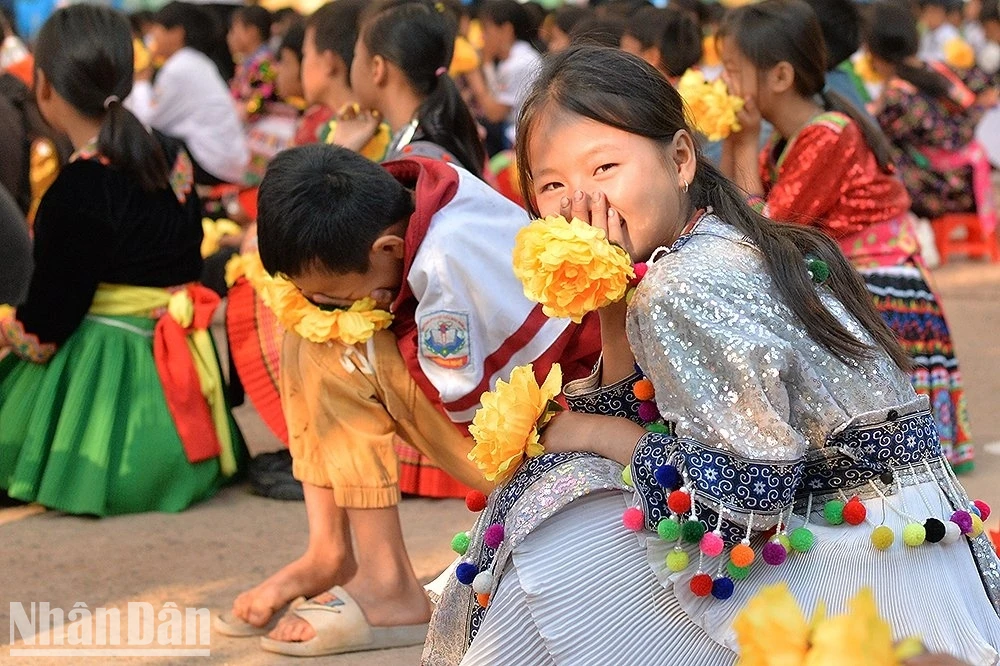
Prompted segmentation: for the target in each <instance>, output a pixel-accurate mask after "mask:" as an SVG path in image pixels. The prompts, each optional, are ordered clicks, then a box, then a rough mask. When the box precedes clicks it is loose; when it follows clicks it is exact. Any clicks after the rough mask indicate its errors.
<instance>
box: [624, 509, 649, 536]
mask: <svg viewBox="0 0 1000 666" xmlns="http://www.w3.org/2000/svg"><path fill="white" fill-rule="evenodd" d="M645 523H646V518H645V516H643V515H642V510H641V509H639V508H637V507H634V506H632V507H629V508H627V509H625V513H623V514H622V524H624V525H625V527H626V528H627V529H630V530H632V531H633V532H638V531H639V530H641V529H642V527H643V525H644V524H645Z"/></svg>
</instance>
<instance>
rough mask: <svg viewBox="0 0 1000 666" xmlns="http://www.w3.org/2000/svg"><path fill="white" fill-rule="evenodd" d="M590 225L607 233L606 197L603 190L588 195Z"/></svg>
mask: <svg viewBox="0 0 1000 666" xmlns="http://www.w3.org/2000/svg"><path fill="white" fill-rule="evenodd" d="M590 226H592V227H597V228H598V229H602V230H604V233H605V234H607V233H608V198H607V197H606V196H604V193H603V192H594V194H593V196H591V197H590Z"/></svg>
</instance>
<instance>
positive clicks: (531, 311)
mask: <svg viewBox="0 0 1000 666" xmlns="http://www.w3.org/2000/svg"><path fill="white" fill-rule="evenodd" d="M527 222H528V218H527V216H526V215H525V214H524V211H523V210H522V209H521V208H519V207H517V206H516V205H515V204H513V203H511V202H510V201H508V200H507V199H505V198H503V197H502V196H501V195H499V194H498V193H496V192H495V191H493V190H492V189H490V188H489V186H487V185H486V184H485V183H483V182H482V181H480V180H479V179H477V178H475V177H474V176H473V175H472V174H470V173H469V172H467V171H465V170H464V169H462V168H461V167H458V166H455V165H453V164H446V163H443V162H439V161H432V160H426V159H421V158H409V159H405V160H400V161H397V162H390V163H388V164H386V165H384V166H379V165H377V164H375V163H373V162H371V161H369V160H367V159H365V158H364V157H362V156H361V155H358V154H356V153H354V152H351V151H348V150H345V149H343V148H338V147H330V146H322V145H313V146H303V147H299V148H293V149H291V150H288V151H285V152H284V153H282V154H280V155H279V156H278V157H277V158H275V160H274V161H273V162H272V163H271V166H270V168H269V169H268V173H267V175H266V177H265V178H264V182H263V183H262V185H261V189H260V209H259V219H258V225H259V226H258V241H259V248H260V257H261V259H262V261H263V265H264V268H266V269H267V270H268V272H270V273H271V274H272V275H285V276H289V279H290V280H291V281H292V282H294V284H295V286H296V287H297V288H298V290H300V291H301V294H302V295H304V296H305V298H306V299H308V300H309V301H310V302H311V303H312V304H313V305H316V306H319V307H320V308H322V309H323V310H331V309H333V310H337V309H343V308H351V307H352V306H353V308H354V309H355V310H357V309H358V308H364V309H367V310H368V312H363V313H361V316H362V317H364V318H366V319H370V320H372V321H376V322H384V319H382V318H380V317H379V316H378V315H377V314H376V313H374V312H372V311H371V308H372V307H373V305H372V302H374V305H375V307H378V308H381V309H382V310H383V311H389V312H391V313H392V316H393V318H394V319H393V321H392V324H391V327H390V328H385V326H387V325H388V323H387V322H385V323H382V324H380V325H378V326H375V329H376V330H375V331H374V332H371V333H369V334H368V335H369V336H370V337H368V339H367V340H366V341H365V342H364V343H359V344H350V345H348V344H343V343H341V342H339V341H337V340H333V339H331V340H329V341H326V342H316V341H310V340H306V339H304V338H303V337H301V336H299V335H291V334H288V335H286V336H285V340H284V347H283V349H282V362H281V389H280V392H281V399H282V405H283V407H284V410H285V417H286V419H287V422H288V432H289V439H290V441H289V447H290V449H291V452H292V456H293V459H294V471H295V475H296V476H297V477H298V478H299V479H300V480H301V481H302V482H303V485H304V489H305V499H306V512H307V514H308V516H309V525H310V535H309V546H308V549H307V551H306V553H305V554H304V555H303V556H302V557H301V558H300V559H298V560H296V561H295V562H293V563H291V564H289V565H288V566H286V567H285V568H284V569H282V570H281V571H279V572H278V573H277V574H275V575H273V576H272V577H271V578H269V579H268V580H267V581H265V582H264V583H263V584H261V585H260V586H258V587H257V588H255V589H253V590H251V591H250V592H247V593H245V594H244V595H241V597H240V598H238V599H237V600H236V602H235V604H234V608H233V614H234V615H235V616H236V618H240V619H242V620H244V621H246V622H248V623H250V624H252V625H254V626H257V627H264V626H265V625H267V624H268V622H269V620H270V619H271V617H272V615H273V614H274V613H275V611H277V610H278V609H280V608H282V607H283V606H285V605H286V604H288V603H289V602H290V601H291V600H292V599H294V598H296V597H297V596H299V595H315V594H318V593H320V592H322V591H323V590H326V589H327V588H330V587H331V586H343V587H333V589H332V590H330V592H328V593H326V594H324V595H322V596H320V597H319V598H317V599H316V600H314V601H312V602H308V603H306V604H304V605H299V606H297V607H296V608H295V609H294V610H293V611H291V613H292V614H293V618H286V620H284V621H283V622H282V624H281V625H279V626H278V627H277V629H275V630H274V631H273V632H272V633H271V637H270V638H265V639H262V647H264V649H266V650H269V651H275V652H279V653H283V654H293V655H320V654H334V653H339V652H350V651H358V650H370V649H378V648H386V647H392V646H402V645H416V644H420V643H422V642H423V640H424V635H425V633H426V628H427V625H426V622H427V620H428V619H429V617H430V606H429V603H428V600H427V597H426V596H425V594H424V591H423V589H422V588H421V586H420V584H419V583H418V582H417V579H416V577H415V575H414V573H413V568H412V565H411V564H410V561H409V557H408V555H407V553H406V549H405V546H404V544H403V538H402V532H401V527H400V522H399V513H398V510H397V509H396V504H397V503H398V502H399V500H400V493H399V487H398V483H397V480H398V467H399V463H398V460H397V458H396V455H395V453H394V448H393V445H394V439H395V437H396V434H397V433H399V434H400V435H401V436H403V437H404V438H405V439H406V440H407V441H408V442H410V443H411V444H413V445H414V446H416V447H417V448H418V449H419V450H420V451H421V452H423V453H424V454H426V455H428V456H430V457H431V458H432V459H433V460H434V461H435V463H437V464H438V465H440V466H441V467H442V468H443V469H445V470H446V471H447V472H448V473H449V474H451V475H453V476H454V477H456V478H457V479H458V480H460V481H462V482H464V483H466V484H467V485H470V486H473V487H478V488H480V489H483V490H488V487H487V486H486V482H485V481H484V480H483V477H482V476H481V475H480V474H479V473H478V472H477V471H476V469H475V467H474V466H473V465H472V463H471V462H470V461H469V460H468V458H467V454H468V452H469V451H470V450H471V448H472V445H473V442H472V439H471V438H470V437H469V436H468V431H467V425H468V424H469V422H470V421H471V419H472V417H473V415H474V414H475V412H476V409H477V408H478V406H479V397H480V395H482V393H483V392H484V391H486V390H488V389H489V388H490V387H492V386H493V384H494V383H495V381H496V379H497V378H499V377H506V376H507V375H508V374H509V373H510V370H511V368H513V367H514V366H516V365H523V364H526V363H534V370H535V372H536V373H537V375H538V376H539V377H545V375H546V373H547V372H548V370H549V368H550V367H551V365H552V364H553V363H556V362H559V363H560V364H561V365H562V368H563V372H564V374H566V375H567V376H569V377H573V376H581V375H582V374H586V373H587V371H588V369H589V368H590V366H591V363H592V362H593V361H594V359H595V358H596V351H597V349H598V347H599V341H598V339H597V337H598V336H597V327H596V326H591V325H590V323H589V320H585V322H584V324H583V325H580V326H577V325H574V324H572V323H571V322H569V321H568V320H564V319H552V320H547V318H546V317H545V315H544V314H543V313H542V310H541V307H540V306H537V305H534V304H533V303H531V302H529V301H528V300H527V299H526V298H525V297H524V295H523V291H522V288H521V285H520V283H519V282H518V281H517V279H516V278H515V277H514V274H513V271H512V270H511V267H510V262H509V256H510V252H511V251H512V249H513V245H514V236H515V234H516V233H517V231H518V230H519V229H520V228H521V227H523V226H524V225H525V224H527ZM486 285H488V289H487V288H485V286H486ZM369 298H370V299H372V301H370V302H369V303H367V304H359V303H358V302H359V301H361V300H362V299H369ZM308 309H310V311H311V312H312V313H313V314H314V315H316V314H317V313H320V314H326V315H327V316H332V317H338V318H339V316H342V315H344V313H343V312H338V314H337V315H330V313H321V311H320V310H319V309H313V308H312V306H311V305H309V306H308ZM278 314H279V317H280V316H281V314H280V313H278ZM338 321H341V320H339V319H338ZM379 328H382V329H383V330H378V329H379ZM313 337H314V339H315V336H313ZM360 337H362V338H363V337H364V336H360ZM352 535H353V537H354V544H355V547H354V548H352V545H351V541H352V539H351V537H352ZM220 619H221V620H222V622H228V623H229V624H233V623H234V622H235V621H234V620H226V619H224V618H220ZM302 620H305V622H302ZM219 624H220V623H218V622H217V626H219ZM220 629H221V627H220ZM260 633H263V632H260Z"/></svg>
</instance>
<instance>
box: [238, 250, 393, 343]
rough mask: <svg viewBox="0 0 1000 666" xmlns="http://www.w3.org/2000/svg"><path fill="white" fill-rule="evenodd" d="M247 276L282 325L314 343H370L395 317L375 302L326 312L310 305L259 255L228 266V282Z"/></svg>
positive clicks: (364, 301)
mask: <svg viewBox="0 0 1000 666" xmlns="http://www.w3.org/2000/svg"><path fill="white" fill-rule="evenodd" d="M241 277H246V279H247V281H248V282H249V283H250V284H251V285H252V286H253V288H254V291H256V292H257V295H258V296H260V299H261V300H262V301H263V302H264V305H266V306H267V307H268V308H269V309H270V310H271V311H272V312H274V315H275V317H277V319H278V322H279V323H280V324H281V326H282V327H283V328H284V329H285V330H286V331H292V332H293V333H295V334H296V335H299V336H301V337H303V338H305V339H306V340H309V341H311V342H329V341H331V340H338V341H340V342H343V343H344V344H346V345H353V344H357V343H359V342H366V341H367V340H368V339H369V338H371V337H372V336H373V335H375V333H376V332H377V331H381V330H382V329H384V328H388V327H389V325H390V324H391V323H392V314H391V313H389V312H386V311H385V310H378V309H376V308H375V300H374V299H372V298H362V299H361V300H359V301H355V302H354V304H353V305H352V306H351V307H350V308H348V309H337V310H324V309H323V308H320V307H317V306H316V305H314V304H313V303H311V302H309V299H307V298H306V297H305V296H303V295H302V292H300V291H299V290H298V288H297V287H296V286H295V285H294V284H292V283H291V282H290V281H288V280H286V279H284V278H282V277H276V276H273V275H270V274H269V273H268V272H267V271H266V270H264V266H263V264H262V263H261V261H260V255H258V254H257V253H256V252H248V253H246V254H242V255H236V256H234V257H233V258H232V259H230V260H229V262H228V263H227V264H226V283H227V284H229V285H230V286H232V285H233V284H235V283H236V281H237V280H239V279H240V278H241Z"/></svg>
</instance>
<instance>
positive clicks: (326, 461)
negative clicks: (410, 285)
mask: <svg viewBox="0 0 1000 666" xmlns="http://www.w3.org/2000/svg"><path fill="white" fill-rule="evenodd" d="M280 391H281V406H282V409H283V410H284V413H285V420H286V421H287V422H288V437H289V442H288V448H289V450H290V451H291V453H292V461H293V463H292V472H293V474H294V475H295V478H297V479H299V480H300V481H302V482H303V483H308V484H311V485H314V486H320V487H324V488H332V489H333V491H334V497H335V499H336V501H337V504H338V505H340V506H342V507H344V508H352V509H377V508H382V507H388V506H394V505H395V504H397V503H398V502H399V499H400V493H399V460H398V459H397V457H396V452H395V450H394V446H393V442H394V439H395V437H396V436H399V437H402V438H403V439H404V440H406V441H407V442H408V443H409V444H411V445H412V446H413V447H414V448H416V449H417V450H419V451H420V452H421V453H423V454H424V455H426V456H427V457H428V458H430V459H431V460H432V461H433V462H434V464H436V465H438V466H439V467H441V468H442V469H443V470H444V471H445V472H447V473H448V474H450V475H451V476H453V477H455V478H456V479H457V480H458V481H461V482H462V483H464V484H466V485H468V486H472V487H473V488H480V489H482V490H484V491H488V490H489V488H490V486H489V483H488V482H487V481H486V480H485V479H484V478H483V476H482V474H480V473H479V471H478V470H477V469H476V467H475V466H474V465H473V464H472V463H471V462H470V461H469V459H468V457H467V456H468V453H469V451H470V450H471V449H472V446H473V444H474V442H473V441H472V438H471V437H468V436H463V435H462V433H461V432H460V431H459V430H458V428H456V427H455V425H454V424H453V423H452V422H451V421H450V420H449V419H448V417H447V416H445V415H444V414H442V413H441V412H440V411H438V409H437V408H435V406H434V405H433V404H432V403H431V401H430V400H429V399H428V398H427V396H426V395H425V394H424V393H423V391H421V389H420V387H419V386H417V384H416V382H414V380H413V377H412V376H411V375H410V372H409V370H408V368H407V367H406V363H405V361H404V360H403V357H402V356H401V355H400V353H399V348H398V347H397V346H396V337H395V335H393V333H392V332H391V331H379V332H378V333H376V334H375V336H374V337H373V338H372V339H371V340H370V341H369V342H368V345H367V346H366V345H355V346H346V345H341V344H337V343H327V344H319V343H314V342H309V341H308V340H304V339H303V338H300V337H299V336H297V335H292V334H286V335H285V340H284V345H283V347H282V352H281V379H280Z"/></svg>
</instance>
